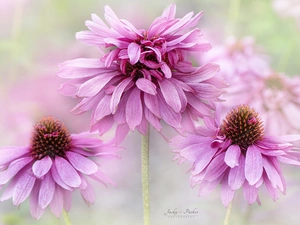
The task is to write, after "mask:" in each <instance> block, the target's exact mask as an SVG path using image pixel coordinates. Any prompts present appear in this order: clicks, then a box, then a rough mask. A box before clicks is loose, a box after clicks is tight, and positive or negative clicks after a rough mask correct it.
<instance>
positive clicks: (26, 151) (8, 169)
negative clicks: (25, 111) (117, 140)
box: [0, 117, 117, 219]
mask: <svg viewBox="0 0 300 225" xmlns="http://www.w3.org/2000/svg"><path fill="white" fill-rule="evenodd" d="M116 150H117V148H116V147H115V146H114V145H113V144H110V143H104V142H102V141H101V140H99V139H97V138H93V137H90V134H89V133H87V132H86V133H79V134H69V132H68V130H67V129H66V127H65V126H64V125H63V124H62V123H61V122H60V121H59V120H56V119H54V118H53V117H47V118H43V119H42V120H40V121H39V122H38V123H37V124H36V125H35V127H34V131H33V135H32V140H31V143H30V145H29V146H10V147H2V148H0V189H1V188H3V187H4V186H6V189H5V190H4V192H3V193H2V196H1V198H0V200H1V201H4V200H7V199H10V198H12V201H13V204H14V205H20V204H21V203H22V202H24V201H25V200H26V199H27V198H28V197H29V199H30V211H31V214H32V216H33V217H34V218H37V219H38V218H40V217H41V216H42V214H43V212H44V210H45V209H46V207H47V206H50V209H51V211H52V212H53V213H54V215H55V216H57V217H58V216H59V215H60V213H61V212H62V210H63V209H64V210H66V211H69V210H70V209H71V197H72V192H73V191H75V190H76V189H78V190H79V191H80V193H81V196H82V198H83V200H84V201H85V202H86V203H87V204H88V205H89V204H93V203H94V199H95V193H94V191H93V188H92V186H91V184H90V183H89V182H88V179H87V178H91V179H94V180H96V181H98V182H101V183H103V184H105V185H114V182H113V181H111V180H110V179H109V178H108V177H107V176H106V175H105V174H104V173H103V172H102V171H101V170H100V169H99V165H98V164H99V162H98V160H99V159H101V158H102V157H105V156H108V157H117V155H116V154H115V151H116ZM6 184H7V185H6Z"/></svg>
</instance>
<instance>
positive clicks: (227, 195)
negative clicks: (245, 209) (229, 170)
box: [221, 175, 235, 207]
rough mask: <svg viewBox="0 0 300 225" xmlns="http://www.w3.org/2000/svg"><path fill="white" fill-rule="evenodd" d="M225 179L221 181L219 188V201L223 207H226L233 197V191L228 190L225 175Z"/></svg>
mask: <svg viewBox="0 0 300 225" xmlns="http://www.w3.org/2000/svg"><path fill="white" fill-rule="evenodd" d="M224 178H225V179H224V180H223V181H222V186H221V200H222V203H223V205H224V206H225V207H228V205H229V203H230V202H231V201H232V199H233V197H234V192H235V191H234V190H232V189H231V188H230V186H229V185H228V182H227V176H226V175H225V177H224Z"/></svg>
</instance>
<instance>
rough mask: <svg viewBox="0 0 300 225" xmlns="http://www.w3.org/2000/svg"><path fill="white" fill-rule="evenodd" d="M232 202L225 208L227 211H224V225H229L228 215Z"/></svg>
mask: <svg viewBox="0 0 300 225" xmlns="http://www.w3.org/2000/svg"><path fill="white" fill-rule="evenodd" d="M232 202H233V201H231V202H230V203H229V205H228V207H227V210H226V216H225V219H224V225H228V224H229V220H230V215H231V209H232Z"/></svg>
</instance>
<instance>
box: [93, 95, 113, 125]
mask: <svg viewBox="0 0 300 225" xmlns="http://www.w3.org/2000/svg"><path fill="white" fill-rule="evenodd" d="M110 100H111V95H105V96H104V97H103V98H102V99H101V101H100V102H99V103H98V105H97V107H96V109H95V112H94V117H95V119H96V120H100V119H102V118H103V117H105V116H107V115H109V114H111V110H110Z"/></svg>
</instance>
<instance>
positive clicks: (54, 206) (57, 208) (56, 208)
mask: <svg viewBox="0 0 300 225" xmlns="http://www.w3.org/2000/svg"><path fill="white" fill-rule="evenodd" d="M63 204H64V201H63V194H62V191H61V187H59V186H58V185H56V187H55V192H54V195H53V198H52V201H51V202H50V209H51V211H52V212H53V214H54V215H55V216H56V217H59V216H60V214H61V212H62V210H63Z"/></svg>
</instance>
